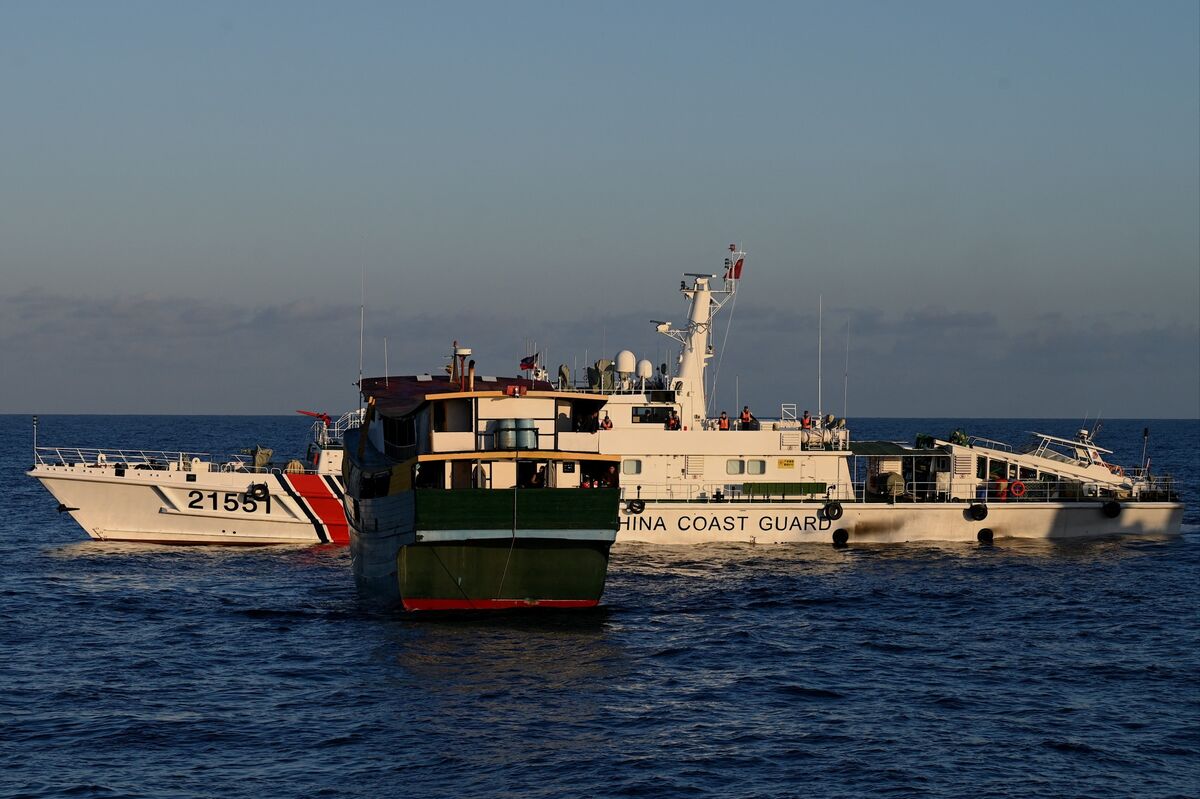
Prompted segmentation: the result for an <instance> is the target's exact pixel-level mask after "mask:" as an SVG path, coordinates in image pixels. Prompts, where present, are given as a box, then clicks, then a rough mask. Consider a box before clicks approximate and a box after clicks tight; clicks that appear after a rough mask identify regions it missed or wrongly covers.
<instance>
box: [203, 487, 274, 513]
mask: <svg viewBox="0 0 1200 799" xmlns="http://www.w3.org/2000/svg"><path fill="white" fill-rule="evenodd" d="M188 499H189V500H191V501H190V502H188V507H189V508H194V509H195V510H224V511H227V512H229V513H234V512H236V511H244V512H246V513H256V512H257V511H258V508H259V505H262V506H264V510H265V511H266V512H267V513H270V512H271V495H270V494H267V497H266V499H263V500H261V501H260V500H257V499H255V498H254V497H251V496H247V495H246V494H238V493H234V492H230V491H226V492H225V493H224V494H218V493H217V492H216V491H209V492H208V493H207V494H206V493H204V492H203V491H189V492H188Z"/></svg>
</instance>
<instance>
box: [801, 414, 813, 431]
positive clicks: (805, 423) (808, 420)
mask: <svg viewBox="0 0 1200 799" xmlns="http://www.w3.org/2000/svg"><path fill="white" fill-rule="evenodd" d="M800 428H801V429H802V430H812V417H811V416H809V415H808V411H805V412H804V415H803V416H801V417H800Z"/></svg>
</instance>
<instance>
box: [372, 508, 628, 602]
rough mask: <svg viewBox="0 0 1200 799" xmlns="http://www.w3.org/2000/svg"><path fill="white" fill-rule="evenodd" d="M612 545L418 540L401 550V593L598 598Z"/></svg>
mask: <svg viewBox="0 0 1200 799" xmlns="http://www.w3.org/2000/svg"><path fill="white" fill-rule="evenodd" d="M489 493H490V492H489ZM572 493H574V492H572ZM610 546H611V544H610V543H609V542H603V541H563V540H555V539H537V538H518V539H510V538H505V539H494V540H485V541H468V542H462V543H459V542H454V543H429V544H426V543H420V542H418V543H416V544H410V545H409V546H406V547H403V548H401V550H400V554H399V555H398V557H397V563H396V566H397V576H398V579H399V583H400V596H401V597H402V598H403V599H404V600H405V601H406V602H408V601H411V600H420V599H423V600H452V601H453V600H481V601H485V602H486V601H489V600H496V599H515V600H521V601H525V600H529V601H531V602H540V601H546V600H553V601H562V600H568V601H589V602H598V601H599V600H600V595H601V594H602V593H603V592H604V579H605V576H606V574H607V573H608V551H609V548H610Z"/></svg>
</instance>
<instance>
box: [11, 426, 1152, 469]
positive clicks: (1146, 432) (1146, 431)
mask: <svg viewBox="0 0 1200 799" xmlns="http://www.w3.org/2000/svg"><path fill="white" fill-rule="evenodd" d="M33 432H34V433H37V417H36V416H35V417H33ZM1149 442H1150V428H1149V427H1143V428H1142V470H1143V472H1144V471H1146V445H1147V444H1148V443H1149Z"/></svg>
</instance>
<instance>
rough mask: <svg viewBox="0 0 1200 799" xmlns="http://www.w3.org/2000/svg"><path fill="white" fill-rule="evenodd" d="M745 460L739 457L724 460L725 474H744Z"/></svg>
mask: <svg viewBox="0 0 1200 799" xmlns="http://www.w3.org/2000/svg"><path fill="white" fill-rule="evenodd" d="M745 473H746V462H745V461H743V460H742V459H741V458H730V459H729V460H727V461H725V474H745Z"/></svg>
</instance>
